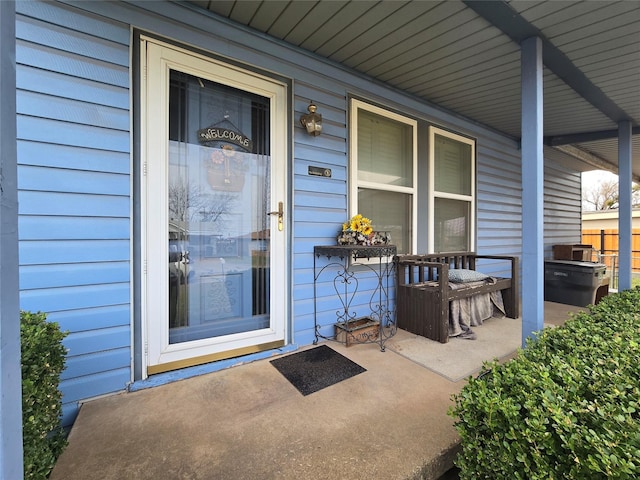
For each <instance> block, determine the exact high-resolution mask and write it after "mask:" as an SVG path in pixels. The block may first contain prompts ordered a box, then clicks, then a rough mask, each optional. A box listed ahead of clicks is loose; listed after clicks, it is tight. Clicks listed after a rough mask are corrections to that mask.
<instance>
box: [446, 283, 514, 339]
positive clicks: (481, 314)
mask: <svg viewBox="0 0 640 480" xmlns="http://www.w3.org/2000/svg"><path fill="white" fill-rule="evenodd" d="M495 281H496V280H495V279H494V278H488V279H487V280H483V281H480V282H468V283H453V282H449V288H451V289H452V290H457V289H460V288H465V287H472V286H480V285H484V284H485V283H495ZM505 313H506V312H505V309H504V303H503V301H502V292H501V291H497V292H491V293H479V294H477V295H472V296H471V297H468V298H462V299H460V300H452V301H451V302H450V305H449V336H450V337H457V336H465V335H470V334H471V333H473V332H472V331H471V327H475V326H478V325H482V323H483V322H484V321H485V320H486V319H488V318H491V317H492V316H494V315H500V314H502V315H505ZM470 338H475V336H474V337H470Z"/></svg>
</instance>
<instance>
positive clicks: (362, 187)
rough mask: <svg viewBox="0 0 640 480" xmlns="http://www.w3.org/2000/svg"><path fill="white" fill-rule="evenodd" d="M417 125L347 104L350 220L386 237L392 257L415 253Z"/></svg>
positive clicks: (378, 110) (357, 104)
mask: <svg viewBox="0 0 640 480" xmlns="http://www.w3.org/2000/svg"><path fill="white" fill-rule="evenodd" d="M416 129H417V122H416V121H415V120H413V119H410V118H407V117H404V116H402V115H398V114H396V113H393V112H390V111H388V110H385V109H382V108H379V107H375V106H373V105H369V104H366V103H364V102H361V101H359V100H352V102H351V174H350V178H351V184H350V193H351V196H350V199H351V202H350V210H351V215H354V214H356V213H361V214H362V215H364V216H365V217H368V218H370V219H371V220H372V222H373V228H374V230H376V231H383V232H389V233H390V234H391V239H392V242H393V244H394V245H396V246H397V248H398V253H412V252H413V250H414V249H415V238H414V236H415V232H416V228H415V224H416V198H417V196H416V178H417V176H416V158H417V142H416Z"/></svg>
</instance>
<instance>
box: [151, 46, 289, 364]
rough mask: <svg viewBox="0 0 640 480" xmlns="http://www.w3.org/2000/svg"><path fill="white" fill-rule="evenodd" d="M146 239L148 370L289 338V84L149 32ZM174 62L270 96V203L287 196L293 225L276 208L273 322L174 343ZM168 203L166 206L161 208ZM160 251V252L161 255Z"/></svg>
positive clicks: (272, 225) (277, 343) (233, 353)
mask: <svg viewBox="0 0 640 480" xmlns="http://www.w3.org/2000/svg"><path fill="white" fill-rule="evenodd" d="M141 67H142V68H141V74H142V78H141V113H142V114H141V124H142V125H141V127H142V128H141V132H142V135H141V140H142V141H141V158H142V168H141V171H142V175H141V177H142V178H141V209H142V210H141V211H142V215H141V242H142V249H141V251H142V281H141V292H142V306H141V307H142V308H141V311H142V328H141V332H142V338H143V348H144V352H143V363H144V365H143V369H142V371H143V376H144V377H146V376H147V374H150V373H159V372H161V371H167V370H173V369H177V368H183V367H185V366H190V365H197V364H202V363H207V362H210V361H214V360H219V359H222V358H229V357H234V356H239V355H243V354H248V353H252V352H256V351H262V350H267V349H271V348H276V347H279V346H282V345H284V344H285V343H286V342H288V338H287V332H288V328H287V323H288V321H287V319H288V318H289V317H288V313H289V312H288V303H289V302H288V299H287V294H288V293H287V292H288V291H289V289H288V281H289V275H288V268H287V265H288V261H287V258H286V252H287V248H288V240H287V239H288V235H289V233H288V232H287V228H286V226H287V225H288V224H289V222H287V221H286V215H287V214H288V213H289V209H288V208H287V203H288V202H287V200H288V196H287V167H286V166H287V157H288V152H287V150H288V148H287V145H288V138H287V119H288V118H287V85H286V84H283V83H281V82H278V81H276V80H274V79H271V78H268V77H265V76H262V75H259V74H257V73H254V72H251V71H248V70H244V69H241V68H239V67H237V66H234V65H229V64H225V63H222V62H220V61H218V60H215V59H212V58H209V57H206V56H203V55H200V54H197V53H194V52H189V51H187V50H183V49H180V48H178V47H176V46H173V45H169V44H165V43H162V42H160V41H158V40H155V39H151V38H148V37H144V36H141ZM170 69H174V70H178V71H181V72H185V73H188V74H191V75H195V76H198V77H200V78H204V79H208V80H211V81H214V82H217V83H221V84H225V85H229V86H232V87H235V88H238V89H242V90H245V91H247V92H251V93H254V94H258V95H261V96H263V97H266V98H269V99H270V102H271V105H270V109H269V111H270V118H269V121H270V149H271V151H270V157H271V159H272V170H271V200H270V203H271V205H270V207H271V208H270V211H276V210H278V202H284V205H285V208H284V213H285V221H284V225H285V228H284V230H283V231H279V230H278V218H277V216H276V215H271V220H270V231H271V236H270V237H271V239H270V241H271V265H272V266H273V267H274V268H270V272H271V288H270V317H271V319H270V326H269V328H265V329H261V330H254V331H250V332H243V333H238V334H232V335H227V336H224V337H214V338H208V339H204V340H195V341H191V342H183V343H177V344H169V333H168V332H169V327H168V271H167V268H166V262H164V263H163V262H161V261H158V260H159V259H162V258H165V257H166V255H167V252H166V249H167V245H168V232H167V224H168V213H167V208H166V207H164V205H166V195H167V193H166V192H167V186H168V150H169V148H168V146H169V141H168V140H169V139H168V125H169V112H168V106H169V105H168V104H169V72H170ZM158 205H162V206H163V208H157V206H158ZM154 206H156V208H154ZM154 259H158V260H155V261H154Z"/></svg>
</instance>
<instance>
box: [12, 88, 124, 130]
mask: <svg viewBox="0 0 640 480" xmlns="http://www.w3.org/2000/svg"><path fill="white" fill-rule="evenodd" d="M16 110H17V113H18V115H26V116H30V117H42V118H49V119H53V120H58V121H63V122H70V123H79V124H82V125H89V126H93V127H101V128H107V129H114V130H123V131H128V130H129V112H128V110H124V109H120V108H113V107H110V106H106V105H99V104H95V103H87V102H86V101H80V100H72V99H68V98H62V97H53V96H51V95H49V94H44V93H36V92H30V91H25V90H18V92H17V96H16Z"/></svg>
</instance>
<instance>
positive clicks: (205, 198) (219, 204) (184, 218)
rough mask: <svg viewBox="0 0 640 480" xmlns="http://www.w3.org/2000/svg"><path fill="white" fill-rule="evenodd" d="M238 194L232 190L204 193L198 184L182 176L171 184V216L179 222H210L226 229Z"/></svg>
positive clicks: (221, 228) (220, 228) (219, 228)
mask: <svg viewBox="0 0 640 480" xmlns="http://www.w3.org/2000/svg"><path fill="white" fill-rule="evenodd" d="M236 196H237V194H234V193H232V192H221V193H203V192H202V191H201V190H200V188H198V185H194V184H189V183H188V182H186V181H185V180H184V179H183V178H182V177H180V178H178V179H177V180H175V181H174V182H172V183H171V184H170V185H169V218H170V220H173V221H179V222H193V221H199V222H208V223H211V224H214V225H215V226H216V227H217V229H218V230H224V228H225V226H226V223H227V219H226V216H227V215H229V214H230V213H231V211H232V208H233V205H234V203H235V202H236Z"/></svg>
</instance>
